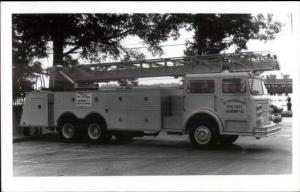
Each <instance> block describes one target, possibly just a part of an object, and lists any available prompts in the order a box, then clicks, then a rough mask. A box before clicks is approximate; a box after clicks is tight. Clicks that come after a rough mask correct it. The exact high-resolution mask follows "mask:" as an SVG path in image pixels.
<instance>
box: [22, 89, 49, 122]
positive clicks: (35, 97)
mask: <svg viewBox="0 0 300 192" xmlns="http://www.w3.org/2000/svg"><path fill="white" fill-rule="evenodd" d="M20 125H21V126H33V127H35V126H36V127H46V126H48V102H47V93H31V94H30V95H28V96H27V97H26V101H25V104H24V106H23V113H22V118H21V124H20Z"/></svg>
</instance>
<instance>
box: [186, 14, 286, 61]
mask: <svg viewBox="0 0 300 192" xmlns="http://www.w3.org/2000/svg"><path fill="white" fill-rule="evenodd" d="M188 23H189V24H190V28H189V30H194V34H195V35H194V37H193V42H190V41H187V42H186V44H187V49H186V51H185V54H186V55H205V54H214V53H220V52H221V51H222V50H224V49H226V48H228V47H230V46H231V45H235V47H236V50H235V51H236V52H239V51H241V50H246V49H247V42H248V41H249V40H250V39H258V40H265V41H267V40H272V39H274V38H275V34H277V33H278V32H279V31H280V29H281V24H280V23H279V22H277V21H274V20H273V15H272V14H268V15H267V16H264V15H262V14H258V15H257V16H252V15H250V14H195V15H189V18H188Z"/></svg>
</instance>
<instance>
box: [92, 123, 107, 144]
mask: <svg viewBox="0 0 300 192" xmlns="http://www.w3.org/2000/svg"><path fill="white" fill-rule="evenodd" d="M87 137H88V139H89V141H90V142H92V143H104V142H108V141H109V140H110V139H111V134H110V133H109V132H108V131H107V130H106V126H105V125H104V124H103V123H99V122H91V123H89V124H88V126H87Z"/></svg>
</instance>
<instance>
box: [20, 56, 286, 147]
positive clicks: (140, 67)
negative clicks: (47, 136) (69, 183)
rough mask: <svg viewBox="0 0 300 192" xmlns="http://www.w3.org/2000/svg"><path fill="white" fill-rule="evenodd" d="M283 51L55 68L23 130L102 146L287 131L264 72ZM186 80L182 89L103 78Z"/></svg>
mask: <svg viewBox="0 0 300 192" xmlns="http://www.w3.org/2000/svg"><path fill="white" fill-rule="evenodd" d="M278 69H279V64H278V61H277V57H276V55H273V54H271V53H254V52H243V53H238V54H213V55H200V56H187V57H173V58H163V59H149V60H137V61H121V62H111V63H99V64H85V65H77V66H72V67H59V66H56V67H53V70H52V72H51V74H50V82H49V84H50V86H49V89H47V90H46V89H44V90H41V91H38V92H31V93H28V94H27V95H26V99H25V103H24V105H23V113H22V118H21V121H20V127H21V128H23V132H24V134H25V135H28V134H29V133H31V131H30V130H32V129H34V130H41V129H47V130H50V131H57V132H58V133H59V136H60V137H61V139H62V140H63V141H64V142H70V141H73V140H74V139H76V138H85V139H86V140H87V141H88V142H93V143H103V142H107V141H109V140H110V139H111V138H112V136H113V137H115V138H116V139H118V140H120V141H130V140H132V139H133V138H134V137H142V136H157V135H158V134H159V133H161V132H166V133H167V134H174V135H188V136H189V138H190V141H191V142H192V143H193V144H194V145H195V146H197V147H201V146H206V145H210V144H217V143H233V142H234V141H236V140H237V139H238V137H239V136H253V137H254V138H257V139H259V138H262V137H266V136H270V135H273V134H276V133H278V132H280V130H281V126H280V123H274V122H273V121H272V115H271V108H270V105H271V102H270V99H269V98H268V96H267V91H266V88H265V86H264V82H263V80H262V79H261V78H259V76H258V75H257V74H260V73H262V72H264V71H270V70H278ZM163 76H169V77H176V78H178V77H182V84H179V85H178V86H154V85H153V86H132V85H128V84H127V85H125V86H115V87H107V86H105V87H103V86H99V83H103V82H110V81H119V82H121V81H126V80H132V79H139V78H147V77H148V78H149V77H163Z"/></svg>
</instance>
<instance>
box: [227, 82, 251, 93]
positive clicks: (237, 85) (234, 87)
mask: <svg viewBox="0 0 300 192" xmlns="http://www.w3.org/2000/svg"><path fill="white" fill-rule="evenodd" d="M222 91H223V93H245V92H246V87H245V82H244V80H243V79H240V78H233V79H223V80H222Z"/></svg>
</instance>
